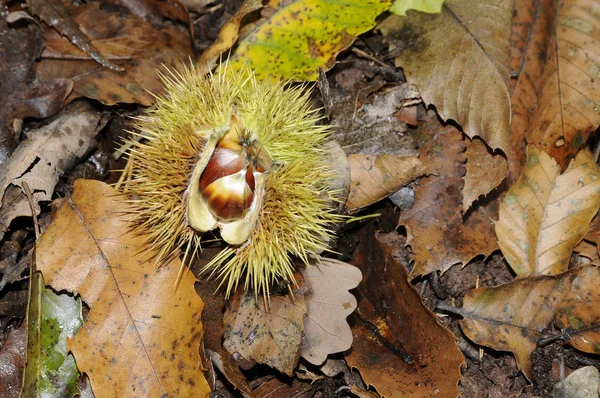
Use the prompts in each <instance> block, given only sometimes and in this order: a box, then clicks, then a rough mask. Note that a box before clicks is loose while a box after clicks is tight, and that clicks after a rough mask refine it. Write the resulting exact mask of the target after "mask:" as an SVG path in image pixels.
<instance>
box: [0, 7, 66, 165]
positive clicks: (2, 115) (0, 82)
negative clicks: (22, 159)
mask: <svg viewBox="0 0 600 398" xmlns="http://www.w3.org/2000/svg"><path fill="white" fill-rule="evenodd" d="M7 15H9V14H8V10H7V9H6V5H5V2H2V4H0V32H2V34H1V35H0V49H2V50H1V51H0V104H2V112H0V165H2V164H3V163H5V162H6V161H7V160H8V157H9V156H10V154H11V153H12V151H13V150H14V149H15V148H16V145H17V141H16V137H18V136H19V134H18V133H20V132H19V131H17V134H15V133H14V132H13V121H14V120H15V119H24V118H26V117H34V118H40V119H42V118H46V117H49V116H52V115H53V114H55V113H56V112H58V111H59V110H60V108H61V107H62V104H63V101H64V99H65V97H66V96H67V95H68V94H69V92H70V91H71V89H72V87H73V85H72V84H71V82H69V81H68V80H65V79H55V78H54V77H55V76H51V77H48V78H45V79H39V78H38V77H36V76H35V60H36V59H37V58H38V57H39V56H40V54H41V52H42V49H43V48H44V41H43V39H42V31H41V29H40V28H39V26H37V25H36V24H35V23H34V22H33V21H18V23H15V24H8V23H7V21H6V18H7Z"/></svg>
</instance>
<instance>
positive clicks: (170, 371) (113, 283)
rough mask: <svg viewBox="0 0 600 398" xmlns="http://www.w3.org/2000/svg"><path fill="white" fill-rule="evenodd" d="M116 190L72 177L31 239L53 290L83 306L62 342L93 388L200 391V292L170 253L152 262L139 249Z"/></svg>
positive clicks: (102, 392) (103, 392)
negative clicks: (84, 313)
mask: <svg viewBox="0 0 600 398" xmlns="http://www.w3.org/2000/svg"><path fill="white" fill-rule="evenodd" d="M124 199H125V198H124V196H123V195H120V194H119V193H118V192H117V191H116V190H114V189H113V188H111V187H109V186H108V185H106V184H104V183H101V182H98V181H91V180H77V181H75V184H74V191H73V195H72V197H71V198H70V199H69V200H68V201H67V202H66V203H65V204H64V205H63V206H62V207H61V208H60V210H58V212H57V214H56V217H55V218H54V220H53V221H52V224H51V225H50V226H49V227H48V229H47V230H46V231H45V232H44V233H43V234H42V236H41V237H40V239H39V240H38V242H37V249H36V250H37V253H36V258H37V261H36V262H37V265H38V268H39V270H40V271H41V272H42V273H43V275H44V278H45V279H46V281H47V283H48V284H49V285H50V286H52V288H53V289H55V290H57V291H62V290H64V291H67V292H71V293H78V294H79V295H80V296H81V298H82V300H83V301H84V302H85V303H86V304H87V305H88V306H89V307H90V308H91V309H90V313H89V315H88V317H87V319H86V321H85V324H84V327H83V328H81V329H80V330H79V332H78V333H77V334H76V335H75V337H74V338H73V339H71V340H69V341H68V342H67V345H68V348H69V350H70V351H71V352H72V353H73V355H74V356H75V360H76V362H77V367H78V368H79V370H80V371H81V372H82V373H86V374H87V375H88V376H89V378H90V381H91V385H92V389H93V391H94V394H95V396H96V397H114V396H134V395H135V396H160V395H168V396H191V395H194V396H208V394H209V392H210V390H209V387H208V384H207V383H206V380H205V379H204V376H203V374H202V370H203V368H202V366H201V363H200V355H199V345H200V341H201V338H202V323H201V322H200V314H201V312H202V307H203V303H202V300H200V298H199V297H198V296H197V295H196V293H195V291H194V282H195V278H194V276H193V275H192V274H191V273H189V272H184V273H183V274H182V276H181V280H180V282H179V284H178V286H177V287H175V281H176V279H177V274H178V270H179V268H180V262H179V260H177V259H175V260H173V261H172V262H171V263H169V264H165V265H164V266H162V267H160V268H157V266H156V264H155V262H154V260H153V259H151V258H150V259H149V258H147V257H142V255H141V254H139V253H140V252H142V251H143V248H144V247H145V238H144V237H143V236H138V235H134V234H132V233H130V232H126V231H128V230H130V225H129V224H128V221H127V219H126V218H125V216H124V215H123V212H122V211H121V210H122V205H123V201H124Z"/></svg>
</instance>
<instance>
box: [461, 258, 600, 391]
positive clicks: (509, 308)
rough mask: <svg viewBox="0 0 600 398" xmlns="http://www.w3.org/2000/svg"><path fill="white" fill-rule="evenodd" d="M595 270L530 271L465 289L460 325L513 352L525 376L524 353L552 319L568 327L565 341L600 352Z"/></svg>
mask: <svg viewBox="0 0 600 398" xmlns="http://www.w3.org/2000/svg"><path fill="white" fill-rule="evenodd" d="M598 286H600V269H599V268H597V267H594V266H585V267H581V268H576V269H573V270H570V271H567V272H565V273H563V274H560V275H558V276H542V275H538V276H530V277H526V278H520V279H517V280H515V281H514V282H512V283H509V284H506V285H501V286H496V287H490V288H482V289H473V290H470V291H469V292H468V293H467V294H466V296H465V299H464V302H463V307H462V310H461V315H463V318H464V319H463V320H462V321H461V327H462V329H463V331H464V332H465V334H466V335H467V336H468V337H469V338H470V339H471V340H473V341H474V342H475V343H476V344H480V345H485V346H487V347H491V348H493V349H495V350H500V351H510V352H512V353H514V354H515V357H516V359H517V364H518V366H519V369H521V370H522V371H523V373H524V374H525V375H526V376H527V377H528V378H529V379H530V380H531V377H532V374H531V359H530V357H529V356H530V354H531V353H532V352H533V350H534V349H535V348H536V344H537V341H538V340H539V339H540V337H541V336H542V331H543V330H544V329H546V328H547V327H549V325H550V323H551V322H553V321H554V323H555V327H556V328H558V329H563V330H564V329H568V328H570V329H572V331H571V332H570V333H569V334H568V336H569V343H570V344H571V345H573V346H574V347H575V348H577V349H578V350H581V351H585V352H589V353H593V354H600V348H599V347H600V291H599V290H598Z"/></svg>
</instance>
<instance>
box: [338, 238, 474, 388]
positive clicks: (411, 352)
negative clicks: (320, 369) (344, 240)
mask: <svg viewBox="0 0 600 398" xmlns="http://www.w3.org/2000/svg"><path fill="white" fill-rule="evenodd" d="M399 246H401V242H400V240H399V236H398V234H396V233H391V234H387V235H379V236H375V235H374V230H373V228H369V229H366V230H365V233H364V234H363V235H362V236H361V239H360V249H358V253H359V254H358V257H355V259H354V260H353V262H354V263H355V264H357V265H359V266H360V268H361V270H362V272H363V275H364V276H365V280H364V281H363V283H361V285H360V286H359V287H358V291H359V293H360V295H359V297H361V299H360V301H359V305H358V308H359V311H357V312H355V314H357V315H356V316H353V317H352V318H351V320H353V321H354V322H353V328H352V330H353V333H354V343H353V345H352V350H351V351H350V352H349V353H348V354H346V361H347V362H348V365H349V366H350V367H355V368H357V369H359V371H360V373H361V375H362V377H363V379H364V380H365V383H367V384H370V385H372V386H373V387H375V388H376V389H377V392H379V394H381V395H385V396H386V397H396V396H403V397H404V396H415V397H428V396H440V397H456V396H458V394H459V391H458V381H459V380H460V377H461V372H460V367H461V364H462V363H463V356H462V354H461V352H460V350H459V349H458V347H457V346H456V337H455V336H454V335H453V334H452V332H450V331H449V330H447V329H446V328H444V327H443V326H442V325H440V324H439V323H438V321H437V319H436V316H435V315H434V314H433V313H432V312H431V311H430V310H429V309H428V308H427V307H426V306H425V305H423V302H422V301H421V296H420V295H419V293H418V292H417V291H416V290H415V288H414V287H413V286H412V285H411V284H410V283H409V282H408V280H407V279H408V275H407V272H406V269H405V266H404V265H403V264H402V263H401V262H400V261H398V259H397V258H396V251H395V250H394V247H399ZM436 392H437V393H436ZM438 393H439V394H438Z"/></svg>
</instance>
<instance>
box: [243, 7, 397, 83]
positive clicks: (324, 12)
mask: <svg viewBox="0 0 600 398" xmlns="http://www.w3.org/2000/svg"><path fill="white" fill-rule="evenodd" d="M281 4H282V5H281V7H280V8H278V9H276V10H275V12H273V13H272V15H270V16H269V17H268V18H265V19H264V20H262V21H261V23H259V24H257V25H256V27H255V28H254V30H253V31H252V32H251V33H250V34H249V35H248V36H247V37H246V38H244V40H242V41H241V42H240V43H239V44H238V47H237V49H236V51H235V53H234V54H233V56H232V57H231V66H232V67H233V68H234V69H235V68H240V67H242V66H243V65H246V64H249V65H250V66H251V67H252V69H254V70H256V71H257V73H263V74H265V73H266V74H269V75H270V76H275V77H283V78H285V79H295V80H308V81H316V80H317V78H318V76H319V69H323V70H329V69H331V68H332V67H333V65H334V64H335V57H336V56H337V54H338V53H339V52H340V51H342V50H344V49H345V48H347V47H348V46H350V45H351V44H352V42H354V40H355V39H356V36H358V35H360V34H361V33H364V32H367V31H368V30H370V29H371V28H372V27H373V26H375V18H377V16H378V15H379V14H381V13H382V12H384V11H385V10H387V9H388V8H389V7H390V6H391V1H390V0H346V1H344V2H343V3H339V2H331V1H326V0H310V1H299V0H295V1H288V2H281Z"/></svg>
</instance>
